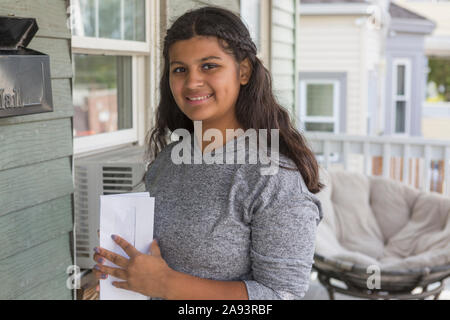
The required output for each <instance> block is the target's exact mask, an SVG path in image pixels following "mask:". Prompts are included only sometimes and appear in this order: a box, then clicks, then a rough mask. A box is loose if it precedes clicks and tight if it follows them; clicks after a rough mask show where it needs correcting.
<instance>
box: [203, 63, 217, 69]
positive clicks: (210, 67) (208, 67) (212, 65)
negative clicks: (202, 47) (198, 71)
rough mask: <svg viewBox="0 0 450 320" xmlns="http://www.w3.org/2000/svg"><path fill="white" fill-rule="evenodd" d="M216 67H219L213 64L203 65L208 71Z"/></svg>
mask: <svg viewBox="0 0 450 320" xmlns="http://www.w3.org/2000/svg"><path fill="white" fill-rule="evenodd" d="M215 67H217V65H215V64H211V63H207V64H204V65H203V68H204V69H206V70H210V69H214V68H215Z"/></svg>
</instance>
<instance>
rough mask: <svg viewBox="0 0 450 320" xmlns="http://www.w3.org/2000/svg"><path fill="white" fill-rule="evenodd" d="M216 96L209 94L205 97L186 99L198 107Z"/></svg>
mask: <svg viewBox="0 0 450 320" xmlns="http://www.w3.org/2000/svg"><path fill="white" fill-rule="evenodd" d="M213 95H214V94H212V93H211V94H209V95H205V96H200V97H186V100H187V102H188V103H189V104H191V105H197V104H202V103H204V102H205V101H207V100H209V99H210V98H211V97H212V96H213Z"/></svg>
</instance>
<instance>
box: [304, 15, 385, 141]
mask: <svg viewBox="0 0 450 320" xmlns="http://www.w3.org/2000/svg"><path fill="white" fill-rule="evenodd" d="M358 18H359V17H357V16H304V15H302V16H301V18H300V30H301V32H300V35H299V58H298V59H299V71H300V72H345V73H346V74H347V106H346V113H347V114H346V121H345V122H346V128H345V129H344V130H343V131H342V133H348V134H366V131H367V90H368V87H367V82H368V77H367V70H368V68H369V67H371V66H372V67H374V66H376V61H377V58H376V57H377V53H376V52H378V50H379V49H378V46H379V40H378V38H377V37H376V36H374V35H373V34H370V33H368V32H367V30H365V28H361V26H359V25H358V24H357V19H358ZM368 34H370V36H368Z"/></svg>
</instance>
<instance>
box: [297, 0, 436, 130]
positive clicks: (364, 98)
mask: <svg viewBox="0 0 450 320" xmlns="http://www.w3.org/2000/svg"><path fill="white" fill-rule="evenodd" d="M300 12H301V18H300V29H301V32H300V36H299V47H300V48H299V69H298V70H299V78H300V97H301V101H300V108H299V113H298V118H300V119H301V123H302V126H303V128H304V129H305V130H306V131H325V132H334V133H348V134H354V135H367V134H368V135H405V136H420V135H421V106H422V101H423V99H424V94H425V93H424V92H425V83H426V73H425V67H426V59H425V53H424V38H425V36H426V35H428V34H430V33H431V32H432V31H433V28H434V26H435V25H434V23H433V22H432V21H430V20H428V19H426V18H424V17H422V16H420V15H417V14H415V13H413V12H411V11H409V10H406V9H404V8H402V7H400V6H398V5H396V4H395V3H390V2H389V1H363V0H361V1H359V0H337V1H336V0H302V1H301V9H300Z"/></svg>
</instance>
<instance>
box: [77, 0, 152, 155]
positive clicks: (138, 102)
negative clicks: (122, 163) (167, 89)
mask: <svg viewBox="0 0 450 320" xmlns="http://www.w3.org/2000/svg"><path fill="white" fill-rule="evenodd" d="M145 1H146V12H145V21H146V30H145V31H146V42H141V41H128V40H115V39H103V38H93V37H80V36H72V52H73V53H81V54H104V55H123V56H131V57H132V81H133V85H132V95H131V96H132V112H133V120H132V128H131V129H124V130H119V131H114V132H107V133H101V134H96V135H92V136H84V137H74V139H73V152H74V155H75V156H85V155H89V154H94V153H97V152H102V151H105V150H108V149H111V148H114V147H119V146H121V145H125V144H131V143H135V142H139V143H141V142H142V141H143V135H145V134H146V131H147V128H143V126H147V123H146V122H145V121H143V120H142V119H143V118H144V117H145V116H146V115H147V113H146V104H147V101H148V100H149V99H151V100H153V97H152V95H150V96H148V95H147V94H146V90H145V86H144V84H145V83H149V82H150V87H154V84H152V83H151V82H152V81H153V79H152V78H151V77H150V76H149V73H150V71H149V70H146V69H145V68H142V66H146V65H149V64H147V63H146V60H148V59H149V58H150V59H151V53H154V52H153V51H154V50H152V49H151V46H150V43H154V42H155V41H154V37H155V34H156V33H155V32H154V31H155V30H154V29H158V27H157V23H159V19H158V20H155V23H152V22H151V21H150V17H154V16H155V15H156V14H157V12H158V8H159V6H158V5H157V4H155V3H156V2H157V1H156V2H155V1H152V0H145ZM152 20H153V19H152ZM152 66H153V64H152ZM138 115H139V117H138Z"/></svg>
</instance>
